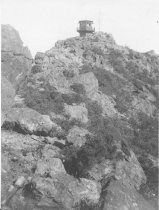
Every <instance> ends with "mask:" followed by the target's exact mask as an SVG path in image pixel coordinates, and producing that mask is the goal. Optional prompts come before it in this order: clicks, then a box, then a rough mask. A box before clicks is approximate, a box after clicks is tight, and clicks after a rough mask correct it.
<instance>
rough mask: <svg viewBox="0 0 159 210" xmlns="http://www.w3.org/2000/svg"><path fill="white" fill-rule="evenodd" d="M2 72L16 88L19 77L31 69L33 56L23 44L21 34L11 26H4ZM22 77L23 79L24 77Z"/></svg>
mask: <svg viewBox="0 0 159 210" xmlns="http://www.w3.org/2000/svg"><path fill="white" fill-rule="evenodd" d="M1 34H2V47H1V51H2V54H1V60H2V63H1V71H2V75H3V76H4V77H6V78H7V79H8V80H9V81H10V82H11V83H12V84H13V85H14V86H16V87H17V86H18V83H19V81H17V80H16V78H17V76H18V75H20V74H21V73H23V75H25V74H26V72H27V71H28V70H29V69H31V64H32V56H31V53H30V51H29V49H28V48H27V47H24V46H23V42H22V40H21V38H20V36H19V33H18V32H17V31H16V30H15V29H14V28H13V27H12V26H10V25H2V27H1ZM23 75H21V77H24V76H23Z"/></svg>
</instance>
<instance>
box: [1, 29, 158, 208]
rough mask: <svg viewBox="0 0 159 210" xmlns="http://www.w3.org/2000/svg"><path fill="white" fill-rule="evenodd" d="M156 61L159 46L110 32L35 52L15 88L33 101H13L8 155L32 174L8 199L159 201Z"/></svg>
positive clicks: (130, 204) (37, 203) (42, 203)
mask: <svg viewBox="0 0 159 210" xmlns="http://www.w3.org/2000/svg"><path fill="white" fill-rule="evenodd" d="M158 71H159V56H158V55H156V54H155V53H152V52H148V53H139V52H135V51H133V50H131V49H129V48H128V47H122V46H118V45H117V44H116V43H115V41H114V39H113V37H112V36H111V35H110V34H106V33H96V34H94V35H88V36H86V37H83V38H81V37H74V38H70V39H67V40H64V41H58V42H57V43H56V44H55V47H53V48H51V49H50V50H48V51H46V52H45V53H40V52H39V53H37V54H36V56H35V63H34V65H33V67H32V69H31V70H30V71H29V72H28V74H27V75H26V76H25V78H24V79H23V80H22V81H21V82H20V83H19V84H18V89H17V94H18V95H20V96H21V98H23V100H24V103H25V106H27V107H29V108H14V109H12V110H11V111H10V112H8V117H7V118H6V120H5V121H4V123H3V126H2V128H3V133H2V134H3V138H2V145H3V152H4V153H5V156H4V157H5V159H6V162H7V161H9V162H10V164H9V165H10V167H11V168H13V166H14V167H15V174H14V173H11V175H10V176H11V177H10V176H9V175H7V176H8V177H9V178H10V180H12V179H13V177H16V178H17V177H18V176H21V175H23V176H24V177H27V178H25V182H24V184H23V186H22V187H21V189H20V190H21V191H19V194H17V195H16V196H14V197H13V199H12V201H11V202H10V201H9V202H8V200H7V199H6V198H5V196H4V199H5V201H6V202H5V204H6V203H7V205H8V206H10V208H13V207H14V206H16V205H22V206H25V207H26V205H28V200H27V199H29V202H30V199H31V200H32V202H31V204H30V205H31V206H30V207H26V208H27V209H29V208H30V209H52V208H53V207H54V208H55V209H69V210H70V209H81V210H84V209H105V210H106V209H110V210H113V209H116V208H118V209H122V210H123V209H128V210H131V209H135V210H145V209H147V210H151V209H152V210H153V209H157V202H156V198H157V183H158V177H157V176H158V174H157V173H156V172H158V167H157V164H156V163H157V157H158V149H157V145H158V142H157V116H156V114H157V100H158V92H157V88H158V83H157V74H158ZM28 113H29V114H28ZM8 130H10V131H8ZM9 136H10V138H9ZM7 139H8V140H7ZM22 139H23V141H22ZM13 140H14V141H13ZM12 142H13V143H12ZM25 142H27V143H25ZM33 142H36V144H35V146H34V147H35V148H34V147H33V149H32V150H31V149H30V148H31V147H32V146H31V145H34V143H33ZM8 145H10V146H8ZM11 151H13V152H11ZM17 151H18V153H17ZM16 153H17V154H18V157H17V158H15V159H16V160H14V157H15V154H16ZM25 161H26V164H24V163H23V162H25ZM19 164H21V165H22V166H23V167H24V168H23V169H22V170H20V171H19ZM23 164H24V165H23ZM53 166H54V167H53ZM4 168H5V170H6V173H8V171H9V169H6V165H5V161H4ZM11 171H12V170H11ZM28 176H30V177H31V178H30V179H28ZM7 183H9V182H7ZM28 185H29V186H28ZM14 188H16V186H14ZM6 191H7V187H6ZM28 191H29V193H30V194H31V198H29V197H28V195H29V193H28ZM118 192H121V193H118ZM141 194H142V195H143V196H144V197H145V198H146V200H148V201H146V200H145V199H144V198H143V197H142V195H141ZM20 195H23V197H24V199H23V200H20V201H18V200H19V198H20V197H19V196H20ZM16 202H19V203H18V204H16ZM8 203H9V204H8ZM151 204H152V206H151ZM23 208H24V207H23Z"/></svg>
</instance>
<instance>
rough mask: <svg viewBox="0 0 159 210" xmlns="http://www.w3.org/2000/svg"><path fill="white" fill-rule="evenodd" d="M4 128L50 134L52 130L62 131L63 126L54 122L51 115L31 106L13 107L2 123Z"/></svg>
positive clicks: (29, 132)
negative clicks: (43, 113) (37, 110)
mask: <svg viewBox="0 0 159 210" xmlns="http://www.w3.org/2000/svg"><path fill="white" fill-rule="evenodd" d="M2 126H3V127H4V128H8V129H10V128H12V129H14V130H17V131H19V132H22V133H26V134H27V133H28V134H37V135H45V136H47V135H49V134H50V132H51V131H52V130H55V131H57V132H58V131H59V132H61V128H60V127H59V126H57V125H56V124H55V123H53V122H52V121H51V120H50V118H49V116H47V115H41V114H40V113H38V112H36V111H35V110H32V109H30V108H19V109H18V108H13V109H12V110H10V112H8V114H7V118H6V119H5V121H4V122H3V125H2Z"/></svg>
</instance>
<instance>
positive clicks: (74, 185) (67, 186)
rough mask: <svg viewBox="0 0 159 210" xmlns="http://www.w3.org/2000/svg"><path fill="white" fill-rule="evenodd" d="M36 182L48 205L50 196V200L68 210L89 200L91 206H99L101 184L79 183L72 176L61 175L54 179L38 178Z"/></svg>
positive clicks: (91, 182)
mask: <svg viewBox="0 0 159 210" xmlns="http://www.w3.org/2000/svg"><path fill="white" fill-rule="evenodd" d="M34 182H35V183H36V186H37V190H38V191H40V192H41V193H42V194H43V198H44V200H45V201H46V203H47V197H48V195H50V196H49V197H50V198H53V200H54V201H56V203H58V204H60V205H62V206H64V207H65V208H66V209H73V207H74V206H75V205H77V204H80V202H81V201H82V200H87V202H88V203H89V204H97V203H98V201H99V198H100V192H101V186H100V184H99V183H97V182H95V181H92V180H88V179H81V180H80V181H79V180H77V179H75V178H74V177H72V176H70V175H67V174H63V173H60V174H58V175H57V176H54V178H52V179H51V178H42V177H38V176H36V177H35V178H34Z"/></svg>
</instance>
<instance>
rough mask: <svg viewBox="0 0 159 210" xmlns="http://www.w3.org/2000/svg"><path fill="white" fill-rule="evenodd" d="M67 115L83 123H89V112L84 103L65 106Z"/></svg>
mask: <svg viewBox="0 0 159 210" xmlns="http://www.w3.org/2000/svg"><path fill="white" fill-rule="evenodd" d="M65 113H66V114H67V115H69V116H70V117H71V118H72V119H76V120H79V121H80V122H82V123H87V122H88V111H87V108H86V106H85V104H84V103H81V104H79V105H77V104H73V106H71V105H67V104H65Z"/></svg>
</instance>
